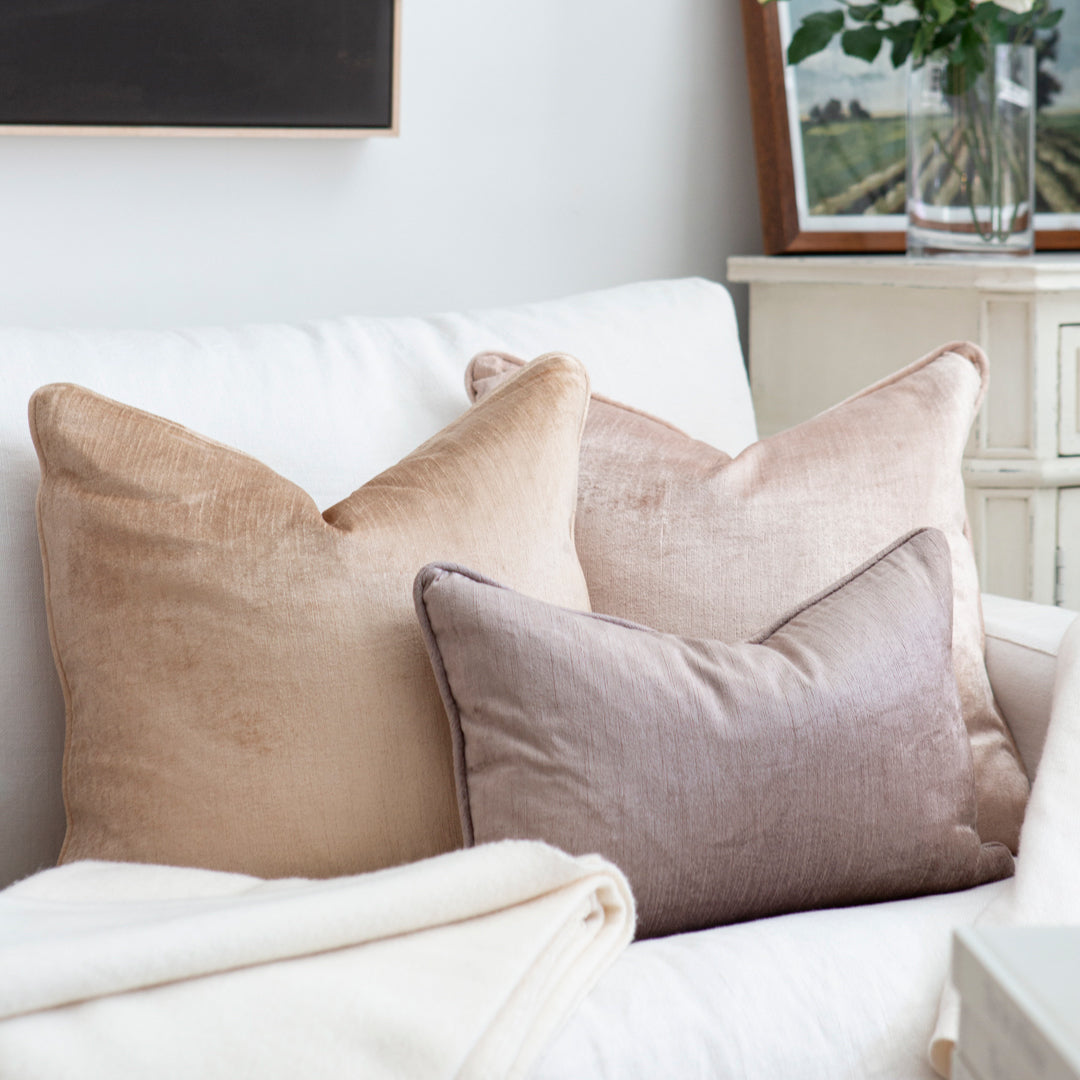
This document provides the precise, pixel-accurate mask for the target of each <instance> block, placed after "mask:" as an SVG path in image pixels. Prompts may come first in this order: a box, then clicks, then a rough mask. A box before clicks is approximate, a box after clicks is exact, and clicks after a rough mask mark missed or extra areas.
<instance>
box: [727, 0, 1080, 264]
mask: <svg viewBox="0 0 1080 1080" xmlns="http://www.w3.org/2000/svg"><path fill="white" fill-rule="evenodd" d="M740 2H741V4H742V20H743V34H744V41H745V46H746V67H747V77H748V80H749V90H750V111H751V117H752V121H753V130H754V147H755V152H756V155H757V175H758V195H759V200H760V204H761V224H762V232H763V235H764V247H765V253H766V254H767V255H783V254H793V255H794V254H812V253H833V254H867V253H875V252H878V253H888V252H893V253H896V252H902V251H904V250H905V246H906V241H905V235H904V232H903V231H902V230H901V229H896V230H892V229H889V230H871V229H865V228H864V229H860V228H859V218H858V217H854V218H853V219H852V227H851V228H850V229H844V230H830V231H819V230H813V229H807V228H805V227H804V226H803V224H802V223H801V222H800V216H799V207H798V204H797V200H796V177H795V164H794V155H793V153H792V146H791V126H790V125H791V118H790V117H789V114H788V100H787V85H786V80H785V72H784V68H785V65H784V53H783V41H782V37H781V29H780V18H779V12H778V5H777V3H776V2H774V3H771V4H761V3H759V0H740ZM1042 217H1045V216H1044V215H1042V214H1040V215H1037V216H1036V234H1035V246H1036V248H1038V249H1039V250H1041V251H1071V250H1078V249H1080V228H1076V227H1064V228H1048V227H1046V226H1045V224H1043V225H1040V224H1039V219H1040V218H1042Z"/></svg>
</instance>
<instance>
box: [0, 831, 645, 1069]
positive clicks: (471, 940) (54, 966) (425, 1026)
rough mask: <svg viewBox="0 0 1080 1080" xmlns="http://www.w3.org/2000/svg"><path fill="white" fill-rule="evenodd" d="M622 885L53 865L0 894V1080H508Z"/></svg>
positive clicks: (603, 951) (526, 856) (539, 847)
mask: <svg viewBox="0 0 1080 1080" xmlns="http://www.w3.org/2000/svg"><path fill="white" fill-rule="evenodd" d="M633 929H634V907H633V900H632V898H631V896H630V892H629V889H628V887H627V885H626V881H625V879H624V877H623V876H622V874H621V873H620V872H619V871H618V870H617V869H616V868H615V867H613V866H611V865H610V864H609V863H606V862H604V861H603V860H602V859H600V858H599V857H597V856H585V857H581V858H571V857H570V856H569V855H566V854H564V853H562V852H560V851H557V850H556V849H554V848H551V847H548V846H547V845H544V844H540V843H534V842H526V841H507V842H504V843H499V844H487V845H483V846H481V847H476V848H472V849H469V850H465V851H456V852H452V853H450V854H448V855H442V856H439V857H437V858H433V859H427V860H424V861H423V862H419V863H413V864H411V865H408V866H401V867H395V868H393V869H390V870H383V871H379V872H377V873H372V874H362V875H359V876H356V877H348V878H336V879H331V880H328V881H306V880H283V881H263V880H260V879H257V878H251V877H247V876H243V875H237V874H222V873H217V872H214V871H208V870H189V869H181V868H176V867H163V866H144V865H136V864H122V863H100V862H82V863H72V864H70V865H67V866H63V867H59V868H57V869H54V870H46V871H44V872H43V873H40V874H37V875H35V876H34V877H31V878H28V879H26V880H25V881H22V882H19V883H18V884H16V885H13V886H11V887H10V888H9V889H7V890H5V891H4V892H2V893H0V1077H19V1078H20V1080H38V1078H41V1080H45V1078H48V1080H58V1078H61V1077H73V1078H74V1077H78V1078H79V1080H95V1078H98V1077H101V1078H106V1077H107V1078H109V1080H123V1078H125V1077H146V1076H153V1077H155V1078H170V1077H199V1078H200V1080H201V1078H214V1077H229V1078H230V1080H231V1078H233V1077H238V1076H245V1077H247V1076H250V1077H260V1078H263V1077H277V1076H281V1077H299V1076H303V1077H305V1078H308V1077H312V1078H318V1077H335V1078H340V1077H365V1078H367V1077H372V1078H377V1077H395V1078H399V1077H425V1078H426V1077H444V1076H445V1077H499V1078H502V1077H512V1076H521V1075H523V1074H524V1073H525V1072H526V1071H527V1069H528V1068H529V1066H530V1065H531V1064H532V1062H533V1060H534V1058H535V1056H536V1054H537V1053H538V1052H539V1050H540V1049H541V1048H542V1047H543V1045H544V1043H545V1041H546V1040H547V1039H548V1037H549V1036H550V1035H551V1034H552V1033H553V1032H554V1031H555V1030H556V1029H557V1027H558V1026H559V1025H560V1024H561V1023H562V1021H563V1020H564V1019H565V1017H566V1016H567V1015H568V1014H569V1012H570V1011H571V1010H572V1009H573V1008H574V1006H575V1005H576V1004H577V1003H578V1001H580V1000H581V998H582V997H583V996H584V995H585V993H586V992H587V991H588V990H589V988H590V987H591V986H592V985H593V983H594V982H595V981H596V979H597V978H598V977H599V975H600V974H601V973H602V972H603V971H604V970H605V969H606V968H607V966H608V965H609V964H610V963H611V961H612V960H613V959H614V958H615V957H616V956H617V955H618V954H619V952H621V950H622V949H623V948H624V947H625V946H626V945H627V944H628V943H629V941H630V939H631V937H632V935H633Z"/></svg>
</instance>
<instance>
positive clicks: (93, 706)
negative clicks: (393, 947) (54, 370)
mask: <svg viewBox="0 0 1080 1080" xmlns="http://www.w3.org/2000/svg"><path fill="white" fill-rule="evenodd" d="M588 397H589V390H588V379H587V376H586V374H585V372H584V370H583V369H582V368H581V365H580V364H578V363H577V361H575V360H572V359H570V358H567V357H562V356H551V357H548V358H546V359H543V360H542V361H540V362H539V363H537V364H536V365H534V366H533V367H531V368H530V370H529V372H528V373H527V375H526V376H525V377H523V378H522V379H520V380H515V381H514V383H513V385H509V386H507V387H505V388H504V390H503V391H500V392H499V393H497V394H493V395H492V396H491V399H490V400H489V401H486V402H485V403H484V405H483V407H482V408H476V409H472V410H469V411H468V412H466V413H465V414H464V415H463V416H462V417H461V418H460V419H458V420H457V421H455V422H454V423H452V424H450V425H449V426H448V427H447V428H445V429H444V430H443V431H442V432H441V433H439V434H437V435H436V436H434V437H433V438H432V439H430V440H429V441H428V442H426V443H424V445H423V446H421V447H420V448H419V449H417V450H416V451H414V452H413V453H412V454H410V455H408V456H407V457H406V458H404V459H403V460H402V461H401V462H399V463H398V464H397V465H395V466H393V467H391V468H390V469H388V470H387V471H385V472H383V473H382V474H380V475H379V476H377V477H375V478H374V479H372V480H370V481H369V482H368V483H366V484H364V485H363V487H361V488H359V490H357V491H355V492H353V494H352V495H350V496H348V498H345V499H344V500H343V501H342V502H339V503H338V504H337V505H335V506H333V507H331V508H330V509H328V510H326V511H325V513H323V514H320V513H319V511H318V509H317V507H316V506H315V504H314V502H313V501H312V499H311V497H310V496H309V495H308V494H307V493H306V492H304V491H303V490H301V489H300V488H299V487H297V486H296V485H295V484H293V483H291V482H290V481H289V480H286V479H284V478H283V477H281V476H279V475H278V474H276V473H274V472H273V471H272V470H271V469H269V468H268V467H266V466H265V465H263V464H261V463H260V462H258V461H256V460H255V459H253V458H251V457H248V456H247V455H245V454H242V453H240V452H239V451H236V450H232V449H230V448H229V447H226V446H223V445H221V444H219V443H216V442H213V441H211V440H209V439H206V438H203V437H202V436H200V435H197V434H195V433H194V432H192V431H189V430H188V429H186V428H183V427H180V426H179V425H177V424H173V423H170V422H169V421H167V420H162V419H160V418H158V417H156V416H153V415H150V414H148V413H145V412H142V411H140V410H138V409H134V408H131V407H127V406H124V405H121V404H117V403H116V402H114V401H111V400H108V399H107V398H103V397H100V396H99V395H97V394H94V393H91V392H90V391H88V390H84V389H81V388H79V387H77V386H72V385H67V384H55V385H50V386H47V387H44V388H42V389H41V390H39V391H38V392H37V393H35V395H34V396H33V398H32V400H31V403H30V423H31V430H32V433H33V438H34V443H35V445H36V447H37V450H38V455H39V458H40V464H41V486H40V489H39V495H38V521H39V531H40V540H41V550H42V558H43V561H44V567H45V579H46V595H47V606H48V614H49V626H50V633H51V636H52V642H53V649H54V654H55V658H56V663H57V668H58V670H59V673H60V678H61V681H62V683H63V689H64V694H65V697H66V702H67V743H66V750H65V755H64V796H65V803H66V807H67V813H68V829H67V836H66V840H65V844H64V848H63V851H62V854H61V861H62V862H71V861H73V860H76V859H86V858H95V859H107V860H123V861H136V862H158V863H168V864H173V865H179V866H196V867H205V868H209V869H216V870H230V871H236V872H241V873H247V874H254V875H257V876H259V877H282V876H305V877H325V876H331V875H340V874H351V873H357V872H360V871H365V870H371V869H375V868H377V867H383V866H388V865H391V864H396V863H403V862H407V861H411V860H415V859H419V858H422V857H424V856H428V855H433V854H436V853H439V852H443V851H447V850H449V849H451V848H454V847H456V846H459V845H460V842H461V833H460V826H459V818H458V813H457V807H456V802H455V795H454V783H453V775H452V769H451V760H452V758H451V750H450V739H449V734H448V731H447V728H446V719H445V716H444V714H443V707H442V703H441V702H440V700H439V691H438V689H437V687H436V685H435V681H434V679H433V678H432V675H431V668H430V665H429V663H428V659H427V655H426V652H425V649H424V643H423V641H422V639H421V636H420V631H419V629H418V627H417V625H416V617H415V614H414V611H413V605H412V592H411V590H412V583H413V579H414V577H415V575H416V571H417V568H418V567H420V566H423V565H424V564H425V563H426V562H428V561H430V560H431V559H435V558H452V559H457V560H462V561H466V562H474V563H475V565H477V566H480V567H482V568H483V569H484V570H485V571H486V572H488V573H491V574H495V575H498V576H499V577H502V578H505V580H507V581H510V582H513V583H514V584H515V586H516V587H518V588H520V589H523V590H524V591H526V592H528V593H530V594H532V595H535V596H540V597H544V598H545V599H548V600H551V601H554V602H557V603H562V604H566V605H568V606H571V607H581V608H587V607H588V594H587V591H586V588H585V582H584V580H583V577H582V573H581V568H580V565H579V564H578V561H577V556H576V554H575V552H574V541H573V519H574V506H575V498H576V486H577V463H578V449H579V441H580V436H581V429H582V424H583V422H584V417H585V411H586V408H587V405H588ZM312 422H313V423H317V422H318V421H317V418H313V421H312ZM358 479H361V478H358ZM510 538H513V542H512V543H511V542H508V540H509V539H510Z"/></svg>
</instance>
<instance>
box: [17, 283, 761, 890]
mask: <svg viewBox="0 0 1080 1080" xmlns="http://www.w3.org/2000/svg"><path fill="white" fill-rule="evenodd" d="M486 348H497V349H505V350H507V351H509V352H516V353H521V354H523V355H526V356H535V355H538V354H540V353H543V352H546V351H549V350H553V349H564V350H566V351H570V352H573V353H575V354H576V355H579V356H580V357H581V358H582V359H583V360H584V362H585V364H586V366H587V368H588V369H589V371H590V373H591V374H592V376H593V381H594V385H597V386H599V387H600V389H601V390H603V391H604V392H605V393H608V394H611V395H614V396H617V397H620V398H622V399H624V400H629V401H633V402H638V403H640V404H641V405H643V406H651V407H653V408H656V409H658V410H660V411H662V412H664V413H665V414H667V415H670V416H671V417H673V418H674V419H675V421H676V422H677V423H679V424H680V425H682V426H683V427H684V428H686V429H687V430H689V431H692V432H694V433H695V434H696V435H697V436H698V437H699V438H705V439H709V440H710V441H712V442H714V443H715V444H717V445H720V446H724V447H725V448H726V449H728V450H729V451H730V452H733V453H734V452H736V451H737V450H739V449H740V448H741V447H742V446H743V445H745V444H747V443H749V442H751V441H753V439H754V422H753V415H752V411H751V408H750V395H749V390H748V387H747V382H746V374H745V371H744V368H743V363H742V356H741V353H740V350H739V341H738V334H737V330H736V326H735V320H734V315H733V312H732V306H731V301H730V298H729V297H728V294H727V292H726V291H725V290H724V289H723V287H722V286H720V285H715V284H712V283H710V282H705V281H701V280H696V279H694V280H685V281H670V282H653V283H645V284H638V285H630V286H624V287H620V288H616V289H610V290H605V291H603V292H598V293H592V294H588V295H585V296H579V297H572V298H570V299H566V300H558V301H551V302H547V303H540V304H533V305H526V306H520V307H512V308H505V309H498V310H491V311H482V312H474V313H466V314H448V315H439V316H434V317H430V318H387V319H379V318H348V319H338V320H332V321H324V322H320V323H313V324H310V325H305V326H248V327H238V328H220V329H200V330H185V331H120V330H117V331H105V330H95V331H74V330H70V331H68V330H56V331H51V330H33V329H0V372H2V374H3V387H4V392H3V394H2V395H0V567H2V568H3V570H2V572H0V885H5V884H7V883H8V882H10V881H12V880H14V879H15V878H17V877H19V876H21V875H24V874H26V873H29V872H31V871H33V870H35V869H38V868H40V867H43V866H47V865H49V864H51V863H52V862H54V861H55V859H56V857H57V854H58V852H59V850H60V845H61V842H62V840H63V837H64V828H65V817H64V809H63V801H62V797H61V791H60V769H61V759H62V756H63V748H64V701H63V695H62V693H61V688H60V683H59V680H58V677H57V673H56V669H55V666H54V664H53V659H52V652H51V649H50V645H49V637H48V630H47V627H46V621H45V602H44V592H43V586H42V571H41V557H40V553H39V549H38V538H37V528H36V524H35V520H34V500H35V495H36V492H37V486H38V477H39V471H38V463H37V458H36V455H35V453H34V448H33V445H32V443H31V440H30V432H29V429H28V426H27V417H26V409H27V402H28V401H29V399H30V395H31V394H32V393H33V392H34V390H36V389H37V388H38V387H39V386H42V385H44V384H46V383H51V382H75V383H79V384H81V385H83V386H87V387H90V388H91V389H93V390H95V391H98V392H99V393H102V394H105V395H108V396H109V397H112V398H115V399H118V400H120V401H123V402H126V403H128V404H130V405H133V406H136V407H138V408H141V409H146V410H149V411H151V412H155V413H158V414H160V415H164V416H168V417H169V418H170V419H172V420H175V421H177V422H179V423H181V424H184V425H186V426H188V427H191V428H193V429H195V430H197V431H199V432H202V433H203V434H205V435H207V436H209V437H210V438H212V439H216V440H219V441H221V442H224V443H227V444H228V445H230V446H234V447H237V448H239V449H240V450H242V451H244V452H246V453H248V454H251V455H253V456H254V457H256V458H258V459H259V460H260V461H262V462H263V463H265V464H266V465H267V466H269V467H270V468H271V469H273V470H274V471H275V472H277V473H279V474H281V475H282V476H284V477H286V478H288V479H289V480H291V481H294V482H295V483H296V484H297V485H298V486H299V487H301V488H303V489H304V490H305V491H307V492H308V493H309V494H310V495H311V497H312V499H313V500H314V501H315V503H316V504H317V506H318V507H319V508H320V509H324V508H326V507H328V506H330V505H331V504H332V503H334V502H336V501H337V500H339V499H341V497H342V496H343V494H345V493H347V492H349V491H351V490H353V489H354V488H355V487H357V486H358V485H360V484H361V483H363V482H364V481H365V480H367V479H369V478H370V477H372V476H374V475H375V474H376V473H378V472H380V471H381V470H382V469H384V468H386V467H387V466H389V465H391V464H393V463H394V462H395V461H397V460H398V459H399V458H400V457H402V456H403V455H405V454H407V453H408V452H409V451H411V450H412V449H413V448H414V447H416V446H417V445H418V444H419V443H420V442H422V441H423V440H424V439H426V438H428V437H429V436H431V435H433V434H434V433H435V432H437V431H438V430H439V429H440V428H442V427H443V426H444V425H445V424H447V423H449V422H450V421H451V420H452V419H453V418H454V417H455V416H457V415H458V414H459V413H460V412H462V411H463V410H464V409H465V408H466V406H467V403H468V399H467V398H466V395H465V391H464V388H463V386H462V370H463V368H464V366H465V364H466V362H467V361H468V359H469V357H470V356H472V355H473V354H474V353H475V352H477V351H478V350H481V349H486ZM664 366H669V367H670V370H671V371H672V372H673V377H671V378H665V379H661V380H659V382H658V381H657V379H656V371H657V369H658V367H661V368H662V367H664Z"/></svg>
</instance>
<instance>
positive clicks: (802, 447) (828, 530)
mask: <svg viewBox="0 0 1080 1080" xmlns="http://www.w3.org/2000/svg"><path fill="white" fill-rule="evenodd" d="M521 364H522V361H520V360H516V359H515V358H513V357H509V356H505V355H503V354H494V353H492V354H482V355H480V356H478V357H476V358H475V359H474V360H473V361H472V363H471V364H470V366H469V369H468V371H467V372H466V387H467V389H468V390H469V391H470V394H471V395H472V396H473V397H474V398H482V397H483V396H484V394H486V393H487V392H489V391H490V389H491V388H492V387H494V386H495V385H498V384H499V383H500V382H502V381H505V380H506V379H508V378H511V377H512V376H513V375H514V373H515V372H517V371H519V370H520V367H521ZM987 374H988V365H987V360H986V356H985V355H984V353H983V352H982V351H981V350H980V349H979V348H978V347H977V346H975V345H972V344H970V343H963V342H959V343H953V344H950V345H946V346H943V347H942V348H940V349H938V350H936V351H934V352H933V353H930V354H929V355H927V356H925V357H923V358H922V359H921V360H919V361H917V362H915V363H914V364H911V365H910V366H909V367H907V368H904V369H903V370H901V371H899V372H897V373H896V374H895V375H892V376H890V377H889V378H887V379H883V380H882V381H881V382H878V383H876V384H874V385H873V386H871V387H869V388H868V389H866V390H864V391H862V392H861V393H860V394H857V395H855V396H854V397H852V398H850V399H848V400H847V401H845V402H843V403H841V404H840V405H837V406H835V407H834V408H832V409H829V410H828V411H826V412H824V413H822V414H820V415H819V416H816V417H814V418H813V419H812V420H809V421H807V422H806V423H804V424H800V425H799V426H797V427H795V428H792V429H790V430H788V431H784V432H781V433H779V434H777V435H774V436H773V437H771V438H769V439H763V440H761V441H760V442H757V443H754V444H753V445H751V446H749V447H747V449H745V450H744V451H742V453H740V454H739V455H738V456H737V457H736V458H730V457H729V456H728V455H727V454H725V453H723V452H722V451H720V450H717V449H715V448H713V447H711V446H709V445H707V444H705V443H702V442H698V441H696V440H694V439H691V438H690V437H689V436H687V435H685V434H683V433H682V432H681V431H679V430H677V429H676V428H673V427H671V425H669V424H667V423H665V422H664V421H661V420H657V419H656V418H654V417H651V416H648V415H646V414H644V413H641V412H638V411H637V410H634V409H631V408H628V407H626V406H622V405H619V404H617V403H615V402H611V401H608V400H606V399H602V398H599V397H594V399H593V403H592V406H591V407H590V410H589V417H588V422H587V424H586V428H585V435H584V437H583V440H582V451H581V455H582V456H581V479H580V484H579V502H578V517H577V525H576V535H577V546H578V554H579V556H580V558H581V565H582V569H583V570H584V571H585V579H586V581H587V582H588V586H589V596H590V599H591V601H592V606H593V610H594V611H598V612H603V613H606V614H610V615H616V616H619V617H622V618H627V619H632V620H634V621H635V622H641V623H644V624H646V625H648V626H653V627H656V628H657V629H659V630H664V631H667V632H669V633H675V634H682V635H686V636H691V637H714V638H719V639H721V640H723V641H729V642H730V641H739V640H742V639H745V638H747V637H749V636H751V635H752V634H754V633H756V632H757V631H758V630H760V628H761V627H762V626H765V625H767V624H769V623H771V622H772V621H773V620H774V619H776V618H778V617H779V616H780V615H781V614H782V613H783V612H784V611H787V610H790V609H791V608H792V607H794V606H795V605H796V604H797V603H799V601H800V600H801V599H802V598H804V597H806V596H810V595H812V594H813V593H815V592H817V591H819V590H821V589H824V588H825V587H826V586H827V585H828V584H829V582H831V581H834V580H836V579H837V578H838V577H840V576H841V575H843V574H846V573H848V572H850V570H851V569H852V568H853V567H855V566H858V565H859V564H860V563H862V562H863V561H864V560H866V559H868V558H870V557H871V556H872V555H873V554H874V553H875V552H877V551H879V550H881V549H882V548H883V547H885V545H886V544H888V543H889V542H890V541H891V540H892V539H893V538H894V537H896V536H899V535H901V534H903V533H906V532H909V531H911V530H913V529H918V528H921V527H924V526H932V527H935V528H938V529H941V530H942V531H943V532H944V533H945V536H946V537H947V539H948V542H949V548H950V551H951V555H952V575H953V590H954V618H953V661H954V664H955V667H956V676H957V682H958V685H959V689H960V700H961V705H962V709H963V715H964V720H965V723H966V724H967V729H968V734H969V736H970V739H971V746H972V752H973V754H974V760H975V778H976V790H977V794H978V821H979V832H980V834H981V836H982V838H983V839H984V840H999V841H1002V842H1003V843H1005V844H1007V845H1008V846H1009V847H1010V848H1011V849H1012V850H1013V851H1015V850H1016V845H1017V842H1018V839H1019V832H1020V823H1021V821H1022V819H1023V814H1024V806H1025V803H1026V801H1027V794H1028V780H1027V776H1026V774H1025V771H1024V767H1023V764H1022V763H1021V761H1020V757H1019V754H1018V752H1017V750H1016V746H1015V744H1014V742H1013V739H1012V737H1011V735H1010V734H1009V731H1008V728H1007V726H1006V724H1005V722H1004V720H1003V719H1002V716H1001V714H1000V711H999V710H998V708H997V706H996V704H995V702H994V698H993V693H992V691H991V689H990V683H989V680H988V678H987V675H986V667H985V662H984V641H983V629H982V616H981V610H980V602H979V583H978V576H977V572H976V568H975V559H974V555H973V552H972V549H971V544H970V540H969V537H968V533H967V518H966V510H965V504H964V485H963V479H962V475H961V458H962V455H963V450H964V445H965V443H966V440H967V436H968V431H969V429H970V427H971V423H972V421H973V419H974V417H975V414H976V411H977V410H978V407H979V403H980V401H981V399H982V396H983V393H984V391H985V386H986V381H987Z"/></svg>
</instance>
